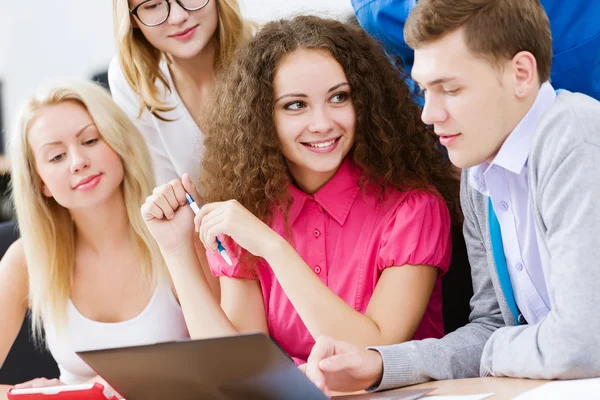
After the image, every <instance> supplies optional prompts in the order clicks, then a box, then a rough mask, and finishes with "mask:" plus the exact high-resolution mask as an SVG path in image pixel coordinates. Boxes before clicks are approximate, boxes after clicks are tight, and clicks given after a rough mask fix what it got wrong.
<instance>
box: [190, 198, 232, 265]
mask: <svg viewBox="0 0 600 400" xmlns="http://www.w3.org/2000/svg"><path fill="white" fill-rule="evenodd" d="M185 199H186V200H187V203H188V204H189V205H190V207H191V209H192V211H194V214H196V215H198V213H199V212H200V209H199V208H198V205H197V204H196V202H195V201H194V199H193V198H192V196H191V195H190V194H189V193H186V194H185ZM215 240H216V241H217V249H218V250H219V253H221V256H222V257H223V259H224V260H225V262H226V263H227V264H229V265H230V266H232V265H233V262H232V261H231V257H229V254H227V250H225V247H223V244H221V241H220V240H219V238H218V237H216V238H215Z"/></svg>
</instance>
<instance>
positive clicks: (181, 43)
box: [129, 0, 219, 59]
mask: <svg viewBox="0 0 600 400" xmlns="http://www.w3.org/2000/svg"><path fill="white" fill-rule="evenodd" d="M205 2H206V0H187V1H184V2H183V3H184V4H186V5H187V6H188V7H189V8H196V7H200V6H202V5H203V4H204V3H205ZM142 3H143V4H142ZM140 4H141V6H140V8H139V9H138V13H139V15H144V13H146V14H148V13H157V12H166V7H167V0H151V1H146V2H145V0H130V1H129V7H130V9H133V8H134V7H137V6H138V5H140ZM169 4H170V7H171V12H170V14H169V18H168V19H167V20H166V21H165V22H163V23H162V24H160V25H157V26H145V25H144V24H142V23H141V22H140V21H139V20H138V19H137V18H136V17H135V16H131V18H132V22H133V24H134V27H136V28H137V29H139V30H140V31H141V32H142V34H143V35H144V37H145V38H146V40H148V42H150V44H151V45H152V46H154V47H156V48H157V49H158V50H160V51H162V52H165V53H168V54H170V55H171V56H173V57H174V58H181V59H190V58H193V57H196V56H197V55H198V54H199V53H201V52H202V50H204V49H205V48H207V47H208V46H211V45H214V43H215V42H216V40H215V32H216V30H217V26H218V24H219V16H218V11H217V4H216V0H209V1H208V3H207V4H206V6H204V7H203V8H201V9H199V10H196V11H187V10H185V9H184V8H182V7H181V6H180V5H179V3H177V2H176V1H170V3H169ZM159 10H163V11H159Z"/></svg>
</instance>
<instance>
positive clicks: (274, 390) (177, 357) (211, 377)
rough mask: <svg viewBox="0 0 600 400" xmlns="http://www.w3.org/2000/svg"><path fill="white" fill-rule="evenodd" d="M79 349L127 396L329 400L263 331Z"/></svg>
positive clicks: (144, 399) (138, 399) (148, 399)
mask: <svg viewBox="0 0 600 400" xmlns="http://www.w3.org/2000/svg"><path fill="white" fill-rule="evenodd" d="M77 354H78V355H79V356H80V357H81V358H82V359H83V360H84V361H85V362H86V363H87V364H88V365H89V366H90V367H91V368H92V369H93V370H94V371H96V372H97V373H98V375H100V376H102V378H104V379H105V380H106V381H107V382H108V383H109V384H110V385H111V386H112V387H113V388H114V389H115V390H116V391H117V392H119V393H120V394H121V395H123V396H124V397H125V398H126V399H127V400H154V399H156V400H166V399H178V400H187V399H189V400H192V399H193V400H196V399H214V400H236V399H244V400H246V399H248V400H253V399H257V400H258V399H265V400H270V399H273V400H275V399H290V400H296V399H297V400H306V399H315V400H327V396H325V395H324V394H323V393H322V392H321V391H320V390H319V389H318V388H317V387H316V386H314V385H313V384H312V382H310V380H308V378H306V376H305V375H304V374H303V373H302V372H301V371H300V370H299V369H298V368H297V367H296V365H295V364H294V362H293V361H292V360H291V359H290V358H289V357H288V356H287V355H286V354H285V353H284V352H283V351H282V350H281V349H280V348H279V346H277V344H276V343H275V342H274V341H272V340H271V339H270V338H269V337H267V336H266V335H264V334H262V333H257V334H246V335H236V336H228V337H220V338H214V339H203V340H184V341H177V342H167V343H157V344H152V345H146V346H134V347H121V348H114V349H105V350H93V351H82V352H78V353H77Z"/></svg>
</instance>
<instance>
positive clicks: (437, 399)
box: [423, 393, 494, 400]
mask: <svg viewBox="0 0 600 400" xmlns="http://www.w3.org/2000/svg"><path fill="white" fill-rule="evenodd" d="M493 395H494V393H481V394H470V395H468V396H425V397H423V399H430V400H483V399H487V398H488V397H490V396H493Z"/></svg>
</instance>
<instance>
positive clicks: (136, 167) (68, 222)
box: [10, 82, 166, 339]
mask: <svg viewBox="0 0 600 400" xmlns="http://www.w3.org/2000/svg"><path fill="white" fill-rule="evenodd" d="M66 101H75V102H78V103H80V104H81V105H83V106H84V107H85V108H86V109H87V111H88V112H89V114H90V116H91V118H92V119H93V121H94V123H95V125H96V127H97V129H98V132H100V135H101V136H102V138H103V139H104V141H105V142H106V143H107V144H108V145H109V146H110V147H111V148H112V149H113V150H114V151H115V152H116V153H117V154H118V155H119V157H120V159H121V162H122V163H123V170H124V177H123V182H122V183H121V186H122V189H123V197H124V201H125V205H126V209H127V215H128V218H129V223H130V231H131V235H132V237H133V238H134V240H135V243H136V246H137V250H138V252H139V257H140V263H139V264H140V265H141V268H142V272H143V275H144V276H145V277H146V278H147V279H149V280H150V281H151V282H152V283H154V284H155V283H156V282H157V281H158V280H159V279H161V278H162V277H163V276H164V275H163V274H165V273H166V267H165V265H164V261H163V260H162V256H161V254H160V251H159V250H158V247H157V245H156V242H155V241H154V239H153V238H152V236H151V235H150V232H149V231H148V230H147V228H146V225H145V224H144V221H143V220H142V217H141V214H140V207H141V205H142V204H143V202H144V201H145V198H146V196H148V195H150V194H151V192H152V188H153V187H154V175H153V170H152V164H151V161H150V155H149V151H148V147H147V145H146V142H145V141H144V139H143V137H142V135H141V133H140V132H139V131H138V130H137V129H136V128H135V126H134V125H133V123H132V122H131V121H130V120H129V118H128V117H127V115H125V113H124V112H123V111H122V110H121V109H120V108H119V107H118V106H117V105H116V104H115V103H114V102H113V100H112V98H111V97H110V95H109V94H108V93H107V92H106V90H104V89H103V88H101V87H100V86H98V85H96V84H94V83H91V82H67V83H60V84H53V85H50V86H48V87H45V88H42V89H40V90H39V91H38V92H37V94H35V95H34V96H33V97H32V98H30V99H29V101H27V103H26V104H25V105H24V106H23V108H22V109H21V111H20V113H19V116H18V118H17V128H16V132H14V134H13V136H12V138H11V139H12V140H11V142H10V157H11V168H12V174H11V184H12V197H13V201H14V205H15V208H16V213H17V218H18V221H19V227H20V231H21V238H22V241H23V248H24V251H25V259H26V263H27V271H28V275H29V306H30V308H31V315H32V322H33V327H34V329H33V331H34V337H35V338H36V339H39V338H41V333H42V328H43V327H44V326H48V324H50V325H51V326H53V327H55V328H60V326H62V325H64V324H63V323H62V322H64V321H65V318H66V309H67V304H68V299H69V296H70V293H71V286H72V284H73V271H74V265H75V229H74V228H75V227H74V223H73V220H72V218H71V215H70V213H69V210H67V209H66V208H64V207H62V206H61V205H60V204H58V203H57V202H56V200H54V198H48V197H46V196H44V195H43V194H42V181H41V178H40V176H39V174H38V173H37V170H36V167H35V166H36V162H35V156H34V154H33V152H32V150H31V148H30V146H29V144H28V141H27V133H28V130H29V128H30V126H31V124H32V123H33V122H34V121H35V120H36V119H37V118H38V117H39V116H40V114H41V113H42V112H43V110H44V109H45V108H46V107H48V106H51V105H56V104H60V103H63V102H66ZM59 330H60V329H59Z"/></svg>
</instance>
